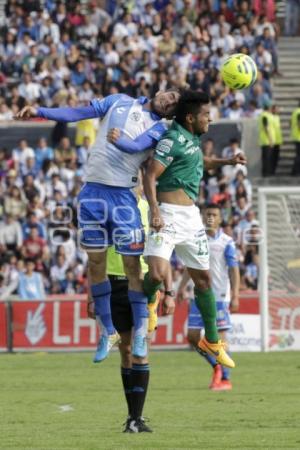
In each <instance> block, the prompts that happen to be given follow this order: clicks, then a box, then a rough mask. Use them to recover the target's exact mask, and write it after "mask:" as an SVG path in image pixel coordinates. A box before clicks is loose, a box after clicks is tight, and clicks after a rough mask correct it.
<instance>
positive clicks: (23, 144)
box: [12, 139, 35, 171]
mask: <svg viewBox="0 0 300 450" xmlns="http://www.w3.org/2000/svg"><path fill="white" fill-rule="evenodd" d="M12 157H13V160H14V163H15V168H16V171H18V170H19V169H21V168H22V169H25V167H26V160H27V158H35V154H34V150H33V148H31V147H29V146H28V144H27V141H26V139H21V140H20V142H19V145H18V147H17V148H15V149H14V150H13V152H12Z"/></svg>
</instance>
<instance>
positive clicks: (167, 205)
mask: <svg viewBox="0 0 300 450" xmlns="http://www.w3.org/2000/svg"><path fill="white" fill-rule="evenodd" d="M158 205H159V206H166V207H167V208H171V209H181V210H182V209H186V210H188V209H195V208H197V206H196V205H195V204H193V205H174V203H166V202H158ZM197 209H198V208H197Z"/></svg>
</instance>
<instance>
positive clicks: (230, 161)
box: [203, 153, 247, 170]
mask: <svg viewBox="0 0 300 450" xmlns="http://www.w3.org/2000/svg"><path fill="white" fill-rule="evenodd" d="M203 160H204V167H205V169H206V170H210V169H217V168H218V167H222V166H227V165H229V166H236V165H237V164H242V165H245V164H247V159H246V157H245V155H244V154H243V153H238V154H237V155H235V156H233V158H209V157H207V156H204V158H203Z"/></svg>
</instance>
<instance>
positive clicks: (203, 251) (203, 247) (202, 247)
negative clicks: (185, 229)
mask: <svg viewBox="0 0 300 450" xmlns="http://www.w3.org/2000/svg"><path fill="white" fill-rule="evenodd" d="M198 245H199V250H198V255H199V256H207V255H208V244H207V240H206V239H200V240H199V241H198Z"/></svg>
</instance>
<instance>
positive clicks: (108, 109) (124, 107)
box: [84, 94, 167, 188]
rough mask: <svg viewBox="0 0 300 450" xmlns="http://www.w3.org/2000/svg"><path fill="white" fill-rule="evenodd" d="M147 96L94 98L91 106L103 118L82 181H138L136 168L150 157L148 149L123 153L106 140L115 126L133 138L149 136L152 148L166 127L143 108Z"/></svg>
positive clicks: (129, 184)
mask: <svg viewBox="0 0 300 450" xmlns="http://www.w3.org/2000/svg"><path fill="white" fill-rule="evenodd" d="M147 101H148V100H147V98H146V97H140V98H138V99H133V98H131V97H129V96H127V95H125V94H114V95H110V96H108V97H106V98H104V99H102V100H98V99H94V100H92V101H91V105H92V106H93V108H94V109H95V111H96V113H97V116H98V117H100V118H102V120H101V123H100V127H99V131H98V134H97V137H96V141H95V143H94V145H93V147H92V148H91V150H90V152H89V157H88V161H87V163H86V169H85V177H84V181H85V182H94V183H102V184H105V185H108V186H119V187H127V188H131V187H134V186H135V185H136V184H137V180H138V170H139V168H140V166H141V164H142V163H143V162H144V161H145V160H146V159H147V158H148V157H149V154H150V151H151V149H147V150H144V151H139V152H137V153H126V151H122V150H120V149H118V148H117V147H116V146H115V145H113V144H111V143H109V142H107V139H106V136H107V132H108V130H110V129H111V128H118V129H120V130H121V131H122V134H123V136H125V137H129V138H130V139H132V140H135V139H137V138H143V136H144V137H145V138H147V141H149V138H151V140H152V142H153V147H154V146H155V141H158V140H159V139H160V137H161V136H162V134H163V133H164V132H165V130H166V128H167V127H166V125H165V124H164V123H162V121H161V118H160V117H159V116H158V115H156V114H154V113H152V112H150V111H148V110H145V109H144V108H143V105H144V104H145V103H146V102H147Z"/></svg>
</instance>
